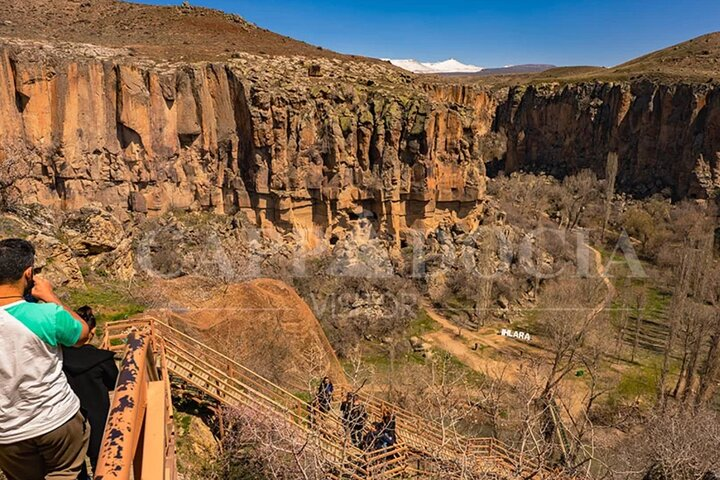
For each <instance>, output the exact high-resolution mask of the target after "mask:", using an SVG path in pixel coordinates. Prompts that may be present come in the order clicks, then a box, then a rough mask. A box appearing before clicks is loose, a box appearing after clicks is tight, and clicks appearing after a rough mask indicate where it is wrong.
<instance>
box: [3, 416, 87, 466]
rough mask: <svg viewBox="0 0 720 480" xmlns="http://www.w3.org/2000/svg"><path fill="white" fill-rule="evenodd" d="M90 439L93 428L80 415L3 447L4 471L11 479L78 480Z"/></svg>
mask: <svg viewBox="0 0 720 480" xmlns="http://www.w3.org/2000/svg"><path fill="white" fill-rule="evenodd" d="M89 438H90V425H88V423H87V421H85V418H83V416H82V414H81V413H80V412H78V413H77V414H76V415H75V416H74V417H73V418H71V419H70V420H68V421H67V422H66V423H65V424H64V425H62V426H60V427H58V428H56V429H55V430H53V431H52V432H49V433H46V434H45V435H40V436H39V437H35V438H31V439H29V440H23V441H21V442H16V443H11V444H9V445H0V469H2V471H3V472H4V473H5V476H6V477H8V480H76V479H77V478H78V474H79V473H80V468H81V467H82V465H83V463H85V454H86V452H87V447H88V439H89Z"/></svg>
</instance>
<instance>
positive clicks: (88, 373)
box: [63, 306, 118, 480]
mask: <svg viewBox="0 0 720 480" xmlns="http://www.w3.org/2000/svg"><path fill="white" fill-rule="evenodd" d="M77 314H78V315H80V316H81V317H82V318H83V320H85V322H86V323H87V324H88V327H89V328H90V339H92V338H93V337H94V336H95V326H96V321H95V315H94V314H93V311H92V309H91V308H90V307H88V306H84V307H80V308H78V310H77ZM114 357H115V354H114V353H113V352H111V351H109V350H101V349H99V348H97V347H95V346H93V345H90V344H89V343H86V344H85V345H83V346H82V347H80V348H67V347H63V370H64V371H65V375H66V376H67V379H68V383H69V384H70V387H71V388H72V389H73V391H74V392H75V394H76V395H77V396H78V398H79V399H80V408H82V410H83V412H84V413H85V416H86V418H87V419H88V421H89V422H90V444H89V446H88V452H87V456H88V457H90V464H91V465H92V469H93V472H95V469H96V467H97V461H98V457H99V456H100V444H101V443H102V437H103V432H104V430H105V423H106V422H107V417H108V413H109V412H110V392H111V391H112V390H114V389H115V383H116V382H117V377H118V368H117V365H116V364H115V359H114ZM83 467H85V464H84V463H83ZM89 478H90V477H89V476H88V474H87V471H86V469H85V468H83V472H82V473H81V475H80V476H79V477H78V480H85V479H89Z"/></svg>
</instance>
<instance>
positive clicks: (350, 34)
mask: <svg viewBox="0 0 720 480" xmlns="http://www.w3.org/2000/svg"><path fill="white" fill-rule="evenodd" d="M139 1H142V2H144V3H154V4H164V5H171V4H178V3H180V0H174V1H171V0H139ZM190 3H191V4H192V5H201V6H206V7H212V8H217V9H220V10H225V11H228V12H233V13H237V14H239V15H241V16H243V17H244V18H245V19H247V20H249V21H251V22H253V23H255V24H257V25H259V26H261V27H264V28H267V29H269V30H272V31H275V32H278V33H282V34H284V35H288V36H290V37H293V38H297V39H300V40H304V41H307V42H309V43H312V44H316V45H321V46H323V47H326V48H330V49H332V50H336V51H339V52H343V53H353V54H359V55H367V56H372V57H389V58H416V59H418V60H422V61H437V60H444V59H446V58H449V57H455V58H457V59H458V60H460V61H462V62H465V63H473V64H477V65H481V66H486V67H496V66H503V65H508V64H520V63H552V64H555V65H606V66H610V65H616V64H618V63H622V62H624V61H626V60H629V59H632V58H634V57H637V56H639V55H641V54H644V53H648V52H650V51H652V50H657V49H660V48H664V47H666V46H669V45H672V44H675V43H679V42H681V41H684V40H689V39H690V38H693V37H696V36H698V35H702V34H704V33H710V32H713V31H718V30H720V0H604V1H600V0H546V1H540V0H538V1H530V0H520V1H511V0H504V1H503V0H498V1H483V0H478V1H460V0H444V1H443V0H438V1H427V0H414V1H410V0H402V1H392V0H387V1H378V0H364V1H362V0H352V1H348V0H306V1H297V0H190Z"/></svg>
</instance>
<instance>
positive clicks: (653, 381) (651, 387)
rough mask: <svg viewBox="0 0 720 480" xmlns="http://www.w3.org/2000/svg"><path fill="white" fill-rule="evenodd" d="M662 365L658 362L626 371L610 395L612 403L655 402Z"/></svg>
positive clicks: (609, 398) (609, 399)
mask: <svg viewBox="0 0 720 480" xmlns="http://www.w3.org/2000/svg"><path fill="white" fill-rule="evenodd" d="M659 375H660V365H658V364H657V363H656V362H653V363H650V364H649V365H642V366H638V367H636V368H633V369H631V370H629V371H627V372H624V373H623V374H622V375H621V376H620V379H619V380H618V382H617V386H616V387H615V389H614V390H612V391H611V392H610V393H609V395H608V402H609V403H610V404H611V405H618V404H631V403H633V402H635V400H638V401H640V402H642V403H647V402H653V401H654V398H655V393H656V387H657V379H658V377H659Z"/></svg>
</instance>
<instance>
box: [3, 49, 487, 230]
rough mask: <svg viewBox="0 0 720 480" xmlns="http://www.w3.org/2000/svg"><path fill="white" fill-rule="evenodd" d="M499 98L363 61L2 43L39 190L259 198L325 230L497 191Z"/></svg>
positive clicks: (256, 206) (282, 216)
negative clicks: (146, 53) (489, 155)
mask: <svg viewBox="0 0 720 480" xmlns="http://www.w3.org/2000/svg"><path fill="white" fill-rule="evenodd" d="M67 48H70V47H67ZM494 109H495V103H494V100H493V98H492V97H491V96H490V95H489V94H488V93H487V92H484V91H478V90H473V89H472V88H470V87H428V88H423V87H421V86H419V85H415V84H412V82H411V79H410V77H408V76H406V75H405V74H403V73H400V72H399V71H397V70H395V69H392V68H390V67H385V66H382V65H370V64H367V63H363V62H358V63H352V62H344V63H341V62H340V60H333V59H315V60H307V59H305V58H303V57H266V56H252V55H249V54H237V55H236V58H234V59H233V60H231V61H229V62H227V63H210V64H208V63H205V64H173V65H169V64H158V63H150V62H148V61H139V60H138V61H134V62H133V61H128V58H127V57H126V56H124V55H123V52H121V51H115V50H111V49H99V48H93V47H82V48H81V47H73V48H72V52H71V53H69V51H68V50H66V49H64V47H57V46H55V47H51V46H49V45H43V44H38V43H32V42H24V43H19V42H14V43H12V42H10V41H8V43H7V44H6V45H5V46H4V47H3V48H2V49H0V145H1V146H2V149H3V151H4V153H3V155H5V156H10V155H15V156H18V155H19V156H22V157H23V158H26V159H27V160H28V161H30V162H32V166H33V169H32V174H31V175H30V176H29V177H28V178H26V179H24V180H23V181H22V183H21V185H22V190H23V197H24V200H25V201H28V202H40V203H43V204H46V205H53V206H57V207H61V208H64V209H78V208H80V207H81V206H83V205H85V204H87V203H89V202H101V203H103V204H105V205H108V206H110V207H113V208H115V209H120V210H125V209H129V210H130V211H134V212H139V213H147V214H151V215H152V214H156V213H160V212H164V211H168V210H172V209H179V210H209V211H213V212H218V213H228V214H232V213H236V212H238V211H243V212H245V213H247V215H248V216H249V217H250V218H251V219H252V220H253V221H255V222H256V223H257V224H258V225H267V224H271V225H274V226H276V227H280V228H281V229H283V230H289V229H304V230H311V229H314V230H317V228H318V227H319V228H320V231H321V235H324V234H326V233H327V231H329V229H330V227H332V226H333V225H336V224H338V222H341V221H342V220H343V219H347V218H350V219H352V218H353V217H357V216H369V217H371V218H375V219H376V221H377V224H378V226H379V228H381V229H383V230H386V231H387V232H388V233H391V234H397V233H399V232H400V231H401V230H402V229H403V228H405V227H420V228H422V227H423V226H424V224H425V223H427V222H428V221H429V222H431V223H432V222H433V221H434V219H435V217H436V213H437V212H438V211H444V212H454V214H456V215H460V216H463V215H465V214H466V213H467V212H469V211H470V210H472V209H473V208H474V207H475V206H476V204H477V201H478V200H479V199H481V198H482V197H483V195H484V189H485V170H484V163H483V161H482V160H483V158H482V148H483V147H482V145H484V143H485V142H484V141H483V138H484V137H485V136H492V133H491V126H492V118H493V112H494ZM396 236H397V235H396Z"/></svg>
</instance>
